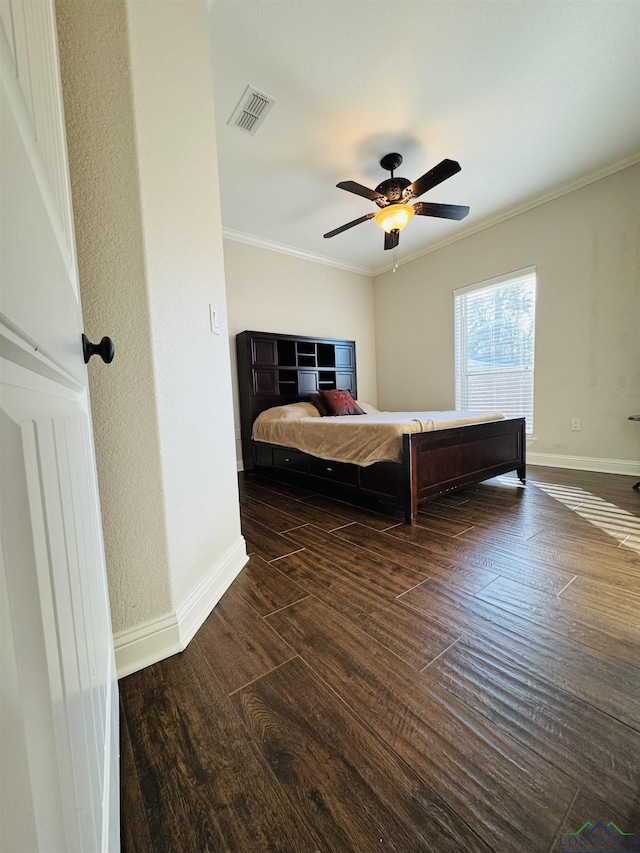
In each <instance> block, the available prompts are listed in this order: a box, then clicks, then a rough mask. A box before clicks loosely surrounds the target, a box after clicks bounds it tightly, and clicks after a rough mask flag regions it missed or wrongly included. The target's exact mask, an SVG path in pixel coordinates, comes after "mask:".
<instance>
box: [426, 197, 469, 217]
mask: <svg viewBox="0 0 640 853" xmlns="http://www.w3.org/2000/svg"><path fill="white" fill-rule="evenodd" d="M413 211H414V213H417V214H418V216H437V217H438V218H439V219H464V218H465V216H466V215H467V214H468V213H469V208H468V207H466V206H465V205H462V204H431V203H430V202H427V201H417V202H416V203H415V204H414V205H413Z"/></svg>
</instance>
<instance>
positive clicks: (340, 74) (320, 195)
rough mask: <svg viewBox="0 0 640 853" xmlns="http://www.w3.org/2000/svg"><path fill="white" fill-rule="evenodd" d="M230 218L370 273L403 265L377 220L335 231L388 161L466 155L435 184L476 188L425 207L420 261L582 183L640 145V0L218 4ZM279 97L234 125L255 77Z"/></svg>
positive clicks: (438, 194) (405, 168) (420, 164)
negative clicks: (439, 206) (461, 211)
mask: <svg viewBox="0 0 640 853" xmlns="http://www.w3.org/2000/svg"><path fill="white" fill-rule="evenodd" d="M212 8H213V13H212V28H213V41H214V74H215V87H216V120H217V126H218V160H219V169H220V184H221V200H222V219H223V226H224V228H225V230H226V232H227V233H228V234H230V235H232V236H233V235H235V236H237V237H240V236H241V235H245V237H246V238H248V239H249V240H250V241H254V242H257V243H259V244H260V243H264V244H266V245H274V246H278V247H290V248H292V249H294V250H297V251H299V252H302V253H306V254H309V255H312V256H321V257H323V258H326V259H331V260H332V261H333V262H336V263H338V264H341V265H352V266H355V267H358V268H361V269H362V270H366V271H369V272H370V273H374V272H378V271H380V270H382V269H385V268H388V267H389V266H390V263H391V258H390V255H391V252H384V251H383V232H382V231H381V230H380V228H378V226H377V225H375V224H374V223H373V221H372V220H371V221H368V222H365V223H364V224H362V225H358V226H356V227H355V228H353V229H351V230H349V231H346V232H344V233H342V234H339V235H337V236H336V237H333V238H332V239H330V240H325V239H323V236H322V235H323V234H324V233H325V232H327V231H330V230H331V229H333V228H337V227H338V226H340V225H343V224H344V223H346V222H349V221H350V220H352V219H355V218H357V217H359V216H362V215H364V214H366V213H370V212H375V211H377V209H378V208H377V207H376V206H375V204H374V203H373V202H370V201H368V200H367V199H364V198H359V197H358V196H355V195H352V194H350V193H347V192H345V191H344V190H339V189H337V188H336V186H335V185H336V183H337V182H338V181H342V180H354V181H358V182H360V183H363V184H365V185H366V186H369V187H371V188H373V187H375V186H376V185H377V184H378V183H379V182H380V181H381V180H383V179H384V178H386V177H388V176H389V173H388V172H383V170H382V169H381V168H380V166H379V160H380V158H381V157H382V156H383V155H384V154H387V153H389V152H391V151H397V152H399V153H400V154H402V155H403V157H404V163H403V164H402V166H401V167H400V169H399V170H398V171H397V173H396V174H397V175H399V176H402V177H406V178H409V179H410V180H415V179H416V178H417V177H419V176H420V175H422V174H423V173H424V172H426V171H427V170H429V169H431V168H432V167H433V166H435V165H436V164H437V163H438V162H439V161H440V160H442V159H444V158H445V157H448V158H450V159H452V160H458V161H459V162H460V165H461V166H462V171H461V172H460V173H458V174H457V175H454V177H452V178H450V179H449V180H447V181H445V182H444V183H442V184H441V185H439V186H438V187H436V188H435V189H433V190H431V191H429V192H428V193H426V194H425V195H424V196H422V198H421V200H423V201H434V202H444V203H451V204H466V205H469V206H470V207H471V212H470V214H469V216H468V217H467V218H466V219H465V220H463V221H462V222H448V221H444V220H439V219H432V218H430V217H429V218H427V217H416V218H415V219H414V220H413V221H412V222H411V223H409V225H408V226H407V228H406V230H404V231H403V232H402V234H401V237H400V246H399V249H398V251H399V260H400V263H402V262H403V260H405V261H406V260H407V259H408V258H410V257H414V256H416V255H418V254H421V253H423V252H426V251H428V250H429V249H430V248H433V247H434V246H435V245H437V244H441V243H443V242H446V241H449V240H451V239H455V238H456V237H457V236H458V235H460V234H463V233H469V232H470V231H475V230H478V229H479V228H481V227H484V226H485V225H486V224H488V223H490V222H493V221H495V220H497V219H500V218H502V217H504V216H507V215H509V214H510V213H512V212H514V211H516V210H519V209H522V208H526V207H528V206H531V205H533V204H535V203H536V202H537V201H539V200H540V199H543V198H548V197H553V196H554V195H555V194H558V193H560V192H562V191H563V190H566V189H568V188H572V187H574V186H579V185H581V184H582V183H585V182H587V181H588V180H590V179H592V178H593V177H595V176H598V175H601V174H602V175H604V174H607V173H608V172H610V171H613V170H614V169H615V168H617V167H618V166H619V165H620V164H622V163H624V164H627V163H630V162H633V161H634V160H635V159H637V158H638V154H639V152H640V2H638V0H581V1H580V2H572V0H415V2H414V0H386V2H385V0H251V2H243V0H217V2H214V3H213V4H212ZM249 84H250V85H252V86H254V87H255V88H257V89H259V90H261V91H263V92H265V93H266V94H268V95H270V96H271V97H273V98H275V101H276V104H275V106H274V107H273V109H272V110H271V112H270V113H269V115H268V116H267V118H266V120H265V122H264V124H263V126H262V127H261V128H260V129H259V130H258V131H257V133H256V134H255V136H250V135H248V134H246V133H243V132H242V131H240V130H238V129H237V128H234V127H231V126H229V125H228V124H227V122H228V120H229V118H230V116H231V114H232V113H233V111H234V109H235V108H236V106H237V104H238V101H239V99H240V97H241V95H242V93H243V92H244V90H245V87H246V86H247V85H249Z"/></svg>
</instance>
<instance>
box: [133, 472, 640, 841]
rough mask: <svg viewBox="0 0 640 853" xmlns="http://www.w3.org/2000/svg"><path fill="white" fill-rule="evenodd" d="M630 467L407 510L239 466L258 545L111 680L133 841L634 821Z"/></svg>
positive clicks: (507, 835) (488, 488) (635, 524)
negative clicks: (234, 572)
mask: <svg viewBox="0 0 640 853" xmlns="http://www.w3.org/2000/svg"><path fill="white" fill-rule="evenodd" d="M633 482H635V480H634V478H630V477H622V476H616V475H607V474H594V473H587V472H578V471H565V470H559V469H544V468H530V469H529V471H528V478H527V486H526V487H524V488H523V487H521V486H520V485H519V483H518V481H517V480H516V479H515V478H512V477H500V478H496V479H495V480H491V481H488V482H487V483H483V484H481V485H479V486H477V487H474V488H471V489H467V490H465V491H463V492H458V493H457V494H455V495H452V496H449V497H445V498H441V499H439V500H437V501H434V502H433V503H430V504H427V505H426V506H425V507H423V508H422V509H421V511H420V514H419V520H418V524H417V525H416V526H415V527H413V528H409V527H406V526H405V525H403V524H401V523H400V521H401V519H400V517H399V515H398V512H397V510H386V509H385V508H384V507H383V506H374V507H370V508H367V509H364V508H360V507H358V506H357V505H354V504H353V503H347V502H341V501H339V500H333V499H330V498H327V497H324V496H320V495H315V494H311V493H310V492H308V491H305V490H302V489H297V488H295V487H294V486H289V485H285V484H278V483H270V482H268V481H265V480H258V479H256V478H255V477H253V476H244V475H241V476H240V501H241V510H242V518H243V532H244V534H245V538H246V541H247V548H248V551H249V552H250V553H251V558H250V561H249V563H248V564H247V566H246V568H245V569H244V570H243V572H242V573H241V574H240V576H239V577H238V578H237V579H236V580H235V581H234V583H233V584H232V586H231V587H230V589H229V590H228V591H227V593H226V594H225V595H224V596H223V598H222V599H221V601H220V602H219V604H218V605H217V607H216V608H215V609H214V611H213V613H212V614H211V615H210V616H209V618H208V619H207V620H206V622H205V623H204V625H203V626H202V627H201V629H200V630H199V631H198V633H197V634H196V636H195V638H194V640H193V641H192V642H191V644H190V645H189V647H188V648H187V650H186V651H185V652H183V653H182V654H180V655H176V656H174V657H172V658H170V659H168V660H165V661H162V662H161V663H159V664H156V665H154V666H152V667H148V668H147V669H145V670H143V671H142V672H139V673H136V674H134V675H131V676H129V677H127V678H125V679H122V681H121V682H120V691H121V708H122V722H121V741H122V743H121V762H122V765H121V766H122V771H121V772H122V796H121V811H122V846H123V850H125V851H135V853H145V851H155V853H164V851H180V853H190V851H194V853H196V852H197V853H201V851H239V853H245V851H246V853H261V851H282V853H284V851H286V853H320V851H321V853H334V852H335V853H343V851H361V853H370V851H383V850H391V851H397V853H405V851H416V853H417V851H421V853H422V851H433V853H448V851H451V853H453V851H456V853H466V851H477V853H489V851H499V853H502V851H504V853H507V851H515V850H518V851H519V850H527V851H532V852H533V853H538V851H539V853H560V851H562V850H566V849H569V848H568V847H566V839H567V837H568V834H569V833H572V832H576V831H577V830H579V829H580V827H581V826H582V825H583V824H585V823H586V822H587V821H591V822H592V823H594V824H595V823H597V822H598V821H603V823H604V824H605V825H606V824H607V823H608V822H609V821H613V822H614V823H615V824H616V826H618V827H619V828H620V829H621V830H622V831H625V832H634V833H637V834H640V606H639V605H640V495H639V494H638V492H635V491H633V490H632V489H631V486H632V485H633ZM575 849H581V848H577V847H576V848H575ZM629 849H631V848H629ZM633 849H635V848H633Z"/></svg>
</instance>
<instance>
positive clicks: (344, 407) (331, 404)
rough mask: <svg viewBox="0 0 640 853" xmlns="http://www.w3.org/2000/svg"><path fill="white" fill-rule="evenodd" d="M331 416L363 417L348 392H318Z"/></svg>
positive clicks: (361, 411) (362, 413)
mask: <svg viewBox="0 0 640 853" xmlns="http://www.w3.org/2000/svg"><path fill="white" fill-rule="evenodd" d="M320 394H321V395H322V399H323V400H324V402H325V403H326V405H327V408H328V409H329V411H330V413H331V414H332V415H364V412H363V410H362V409H361V408H360V406H359V405H358V404H357V403H356V401H355V400H354V399H353V397H352V396H351V392H350V391H320Z"/></svg>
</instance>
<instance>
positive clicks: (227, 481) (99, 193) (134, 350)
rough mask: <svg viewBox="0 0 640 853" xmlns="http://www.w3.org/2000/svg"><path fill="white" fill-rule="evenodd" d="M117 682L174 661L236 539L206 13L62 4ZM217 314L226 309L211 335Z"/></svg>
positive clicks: (201, 8) (130, 2) (228, 563)
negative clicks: (104, 351) (107, 348)
mask: <svg viewBox="0 0 640 853" xmlns="http://www.w3.org/2000/svg"><path fill="white" fill-rule="evenodd" d="M57 5H58V25H59V33H60V43H61V59H62V67H63V84H64V94H65V109H66V113H67V134H68V137H69V153H70V164H71V177H72V190H73V200H74V209H75V210H74V213H75V226H76V232H77V242H78V256H79V265H80V281H81V290H82V299H83V311H84V315H85V322H86V324H87V331H88V332H89V333H90V335H92V336H93V337H94V338H98V339H99V338H100V337H101V335H103V334H109V335H111V337H113V339H114V342H115V345H116V358H115V361H114V363H113V364H112V365H111V366H109V367H106V366H104V365H102V364H100V363H98V364H94V363H92V365H91V370H90V376H91V398H92V407H93V419H94V431H95V442H96V455H97V461H98V476H99V484H100V494H101V501H102V512H103V527H104V533H105V550H106V556H107V568H108V574H109V591H110V597H111V605H112V613H113V624H114V631H115V634H116V655H117V659H118V664H119V674H121V675H122V674H123V673H124V672H128V671H133V670H134V669H136V668H139V667H140V666H141V665H144V664H146V663H151V662H153V660H154V659H155V660H159V659H160V658H161V657H164V656H166V655H167V654H171V653H173V652H174V651H178V650H179V649H180V648H181V647H183V646H184V643H185V642H187V641H188V640H189V639H190V637H191V635H192V633H193V631H194V630H195V629H196V628H197V627H198V625H199V624H200V622H201V621H202V619H204V618H205V616H206V615H207V613H208V611H209V610H210V609H211V607H212V606H213V604H214V603H215V602H216V601H217V599H218V598H219V597H220V595H221V594H222V593H223V592H224V589H226V586H227V585H228V583H230V581H231V579H232V578H233V576H234V574H235V573H237V571H239V569H240V568H241V566H242V565H243V563H244V561H245V560H246V552H245V548H244V540H243V539H242V537H241V535H240V522H239V510H238V493H237V479H236V471H235V462H234V437H233V414H232V401H231V379H230V366H229V351H228V345H227V340H228V337H227V325H226V317H225V311H224V307H225V302H226V294H225V280H224V266H223V251H222V233H221V222H220V209H219V190H218V174H217V161H216V138H215V125H214V111H213V85H212V72H211V48H210V44H209V39H208V32H209V29H208V19H207V4H206V2H205V0H192V2H182V0H171V2H163V3H157V2H154V0H122V2H121V0H110V2H109V3H104V2H102V0H85V2H83V3H77V2H76V0H59V2H58V4H57ZM209 303H213V304H214V305H216V306H217V307H218V308H219V309H220V316H221V322H220V327H221V329H220V335H219V336H214V335H212V334H211V331H210V327H209Z"/></svg>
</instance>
